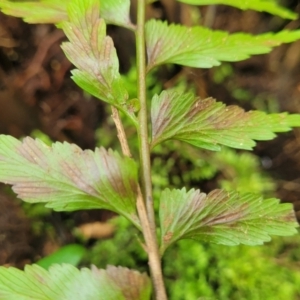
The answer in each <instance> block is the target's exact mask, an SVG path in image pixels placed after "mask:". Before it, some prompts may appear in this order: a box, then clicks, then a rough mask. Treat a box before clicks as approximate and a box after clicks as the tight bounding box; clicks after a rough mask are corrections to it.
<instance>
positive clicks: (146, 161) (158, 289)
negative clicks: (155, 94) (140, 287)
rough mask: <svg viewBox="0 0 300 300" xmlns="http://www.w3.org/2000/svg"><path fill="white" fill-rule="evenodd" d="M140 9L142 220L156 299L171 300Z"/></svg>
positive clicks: (141, 8) (142, 4) (141, 2)
mask: <svg viewBox="0 0 300 300" xmlns="http://www.w3.org/2000/svg"><path fill="white" fill-rule="evenodd" d="M137 4H138V7H137V30H136V52H137V73H138V74H137V78H138V80H137V90H138V99H139V101H140V112H139V116H138V119H139V131H138V134H139V149H140V161H141V177H142V178H141V179H142V189H143V199H144V200H145V201H146V210H147V214H145V215H144V216H142V217H143V218H147V219H148V220H144V221H146V223H148V224H149V230H146V231H147V233H146V232H145V230H144V227H143V231H144V232H143V233H144V237H145V242H146V246H147V252H148V256H149V267H150V271H151V277H152V282H153V286H154V290H155V297H156V299H158V300H165V299H167V295H166V291H165V287H164V282H163V276H162V270H161V261H160V255H159V251H158V243H157V239H156V226H155V217H154V206H153V196H152V180H151V162H150V149H149V137H148V114H147V98H146V49H145V8H146V0H138V3H137Z"/></svg>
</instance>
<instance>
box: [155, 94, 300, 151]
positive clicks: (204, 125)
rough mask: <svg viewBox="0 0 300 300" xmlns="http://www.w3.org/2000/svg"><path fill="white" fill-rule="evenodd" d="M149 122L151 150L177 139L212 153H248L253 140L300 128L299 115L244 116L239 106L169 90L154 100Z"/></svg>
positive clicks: (246, 114) (250, 112)
mask: <svg viewBox="0 0 300 300" xmlns="http://www.w3.org/2000/svg"><path fill="white" fill-rule="evenodd" d="M151 121H152V144H151V146H152V147H154V146H155V145H157V144H158V143H161V142H163V141H165V140H170V139H177V140H181V141H184V142H187V143H190V144H192V145H194V146H196V147H200V148H205V149H209V150H214V151H215V150H220V149H221V145H225V146H228V147H232V148H237V149H245V150H251V149H252V148H253V147H254V146H255V144H256V143H255V141H254V140H270V139H273V138H274V137H275V136H276V135H275V134H274V132H285V131H289V130H291V128H292V127H296V126H300V115H298V114H292V115H289V114H287V113H281V114H269V115H267V114H266V113H264V112H262V111H249V112H245V111H244V110H243V109H242V108H240V107H238V106H234V105H232V106H226V105H225V104H223V103H222V102H216V101H215V100H214V99H212V98H207V99H203V100H202V99H200V98H197V97H195V96H194V95H193V94H191V93H183V92H181V91H179V90H176V89H171V90H167V91H163V92H162V93H161V94H160V95H155V96H154V97H153V99H152V107H151Z"/></svg>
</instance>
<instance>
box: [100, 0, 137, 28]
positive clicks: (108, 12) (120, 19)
mask: <svg viewBox="0 0 300 300" xmlns="http://www.w3.org/2000/svg"><path fill="white" fill-rule="evenodd" d="M100 15H101V18H103V19H104V20H105V22H106V23H109V24H115V25H120V26H123V27H127V28H129V29H134V28H135V26H134V25H133V24H132V23H131V20H130V0H106V1H104V0H100Z"/></svg>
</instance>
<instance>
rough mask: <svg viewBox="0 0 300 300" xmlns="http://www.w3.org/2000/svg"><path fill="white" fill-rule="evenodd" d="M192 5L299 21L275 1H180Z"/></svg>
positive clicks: (295, 15) (294, 14)
mask: <svg viewBox="0 0 300 300" xmlns="http://www.w3.org/2000/svg"><path fill="white" fill-rule="evenodd" d="M178 1H180V2H183V3H187V4H192V5H216V4H224V5H230V6H233V7H237V8H239V9H242V10H246V9H252V10H256V11H260V12H267V13H269V14H272V15H276V16H279V17H282V18H285V19H292V20H295V19H297V14H296V13H294V12H292V11H290V10H288V9H286V8H284V7H282V6H280V5H279V4H278V3H277V1H275V0H271V1H270V0H251V1H245V0H178Z"/></svg>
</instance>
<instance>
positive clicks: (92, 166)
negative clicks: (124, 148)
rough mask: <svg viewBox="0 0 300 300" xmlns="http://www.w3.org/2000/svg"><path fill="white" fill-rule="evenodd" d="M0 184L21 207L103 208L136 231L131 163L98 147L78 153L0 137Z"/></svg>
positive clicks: (71, 148) (58, 146)
mask: <svg viewBox="0 0 300 300" xmlns="http://www.w3.org/2000/svg"><path fill="white" fill-rule="evenodd" d="M0 181H1V182H4V183H7V184H12V185H13V190H14V192H15V193H17V194H18V196H19V197H20V198H21V199H22V200H24V201H27V202H44V203H47V205H46V206H47V207H50V208H53V209H55V210H58V211H71V210H78V209H92V208H94V209H95V208H104V209H109V210H112V211H114V212H117V213H119V214H121V215H123V216H125V217H127V218H128V219H129V220H131V221H132V222H133V223H134V224H135V225H136V226H138V227H139V222H138V217H137V215H136V208H135V202H136V189H137V167H136V164H135V162H134V161H133V160H131V159H130V158H126V157H125V158H122V157H120V156H119V155H118V154H117V153H116V152H113V151H106V150H105V149H104V148H100V149H99V148H97V149H96V150H95V152H93V151H91V150H85V151H83V150H81V149H80V148H79V147H78V146H76V145H74V144H68V143H63V144H62V143H58V142H57V143H54V144H53V145H52V147H49V146H46V145H45V144H44V143H43V142H41V141H39V140H33V139H32V138H29V137H27V138H25V139H24V140H23V142H20V141H19V140H17V139H15V138H13V137H10V136H5V135H0Z"/></svg>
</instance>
